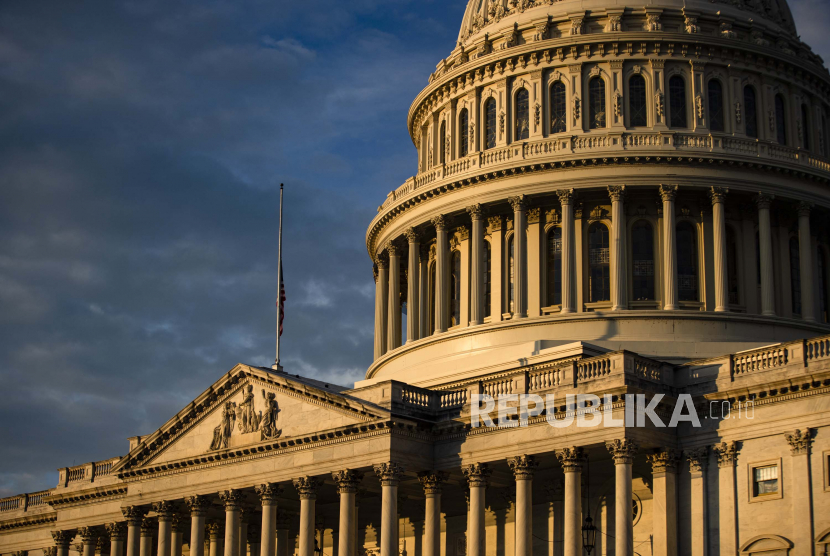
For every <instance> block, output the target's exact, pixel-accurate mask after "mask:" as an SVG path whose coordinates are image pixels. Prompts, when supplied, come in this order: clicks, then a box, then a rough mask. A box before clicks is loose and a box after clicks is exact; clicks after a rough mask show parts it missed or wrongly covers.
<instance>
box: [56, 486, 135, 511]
mask: <svg viewBox="0 0 830 556" xmlns="http://www.w3.org/2000/svg"><path fill="white" fill-rule="evenodd" d="M126 494H127V487H126V486H123V485H114V486H108V487H98V488H93V489H85V490H79V491H73V492H71V493H66V494H51V495H49V496H46V497H44V498H43V501H44V502H46V503H47V504H49V505H50V506H52V507H53V508H55V509H58V508H60V509H64V508H71V507H75V506H83V505H87V504H94V503H96V502H98V501H100V500H103V499H108V500H117V499H119V498H123V497H124V496H125V495H126Z"/></svg>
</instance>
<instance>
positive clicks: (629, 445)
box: [605, 438, 639, 465]
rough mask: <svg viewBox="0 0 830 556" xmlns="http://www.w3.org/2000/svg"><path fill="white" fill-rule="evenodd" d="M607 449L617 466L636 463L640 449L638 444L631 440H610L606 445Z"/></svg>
mask: <svg viewBox="0 0 830 556" xmlns="http://www.w3.org/2000/svg"><path fill="white" fill-rule="evenodd" d="M605 447H606V448H608V451H609V452H611V455H612V456H613V457H614V464H616V465H623V464H629V465H630V464H632V463H634V456H635V455H637V450H638V449H639V446H638V445H637V443H636V442H635V441H633V440H631V439H629V438H623V439H619V438H617V439H614V440H609V441H607V442H606V443H605Z"/></svg>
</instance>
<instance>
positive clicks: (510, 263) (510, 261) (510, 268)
mask: <svg viewBox="0 0 830 556" xmlns="http://www.w3.org/2000/svg"><path fill="white" fill-rule="evenodd" d="M513 245H514V243H513V236H510V238H509V239H508V240H507V269H506V273H507V311H508V312H509V313H511V314H512V313H513V312H514V299H513V283H514V282H513V279H514V276H515V263H514V260H515V259H514V257H513Z"/></svg>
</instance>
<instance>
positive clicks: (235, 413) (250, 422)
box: [210, 384, 282, 451]
mask: <svg viewBox="0 0 830 556" xmlns="http://www.w3.org/2000/svg"><path fill="white" fill-rule="evenodd" d="M262 400H263V403H264V404H265V407H264V409H262V410H260V411H259V412H257V410H256V396H255V395H254V387H253V386H251V385H250V384H249V385H248V386H246V387H245V388H244V389H243V390H242V401H241V402H239V403H238V404H237V403H236V402H233V401H228V402H226V403H225V406H224V407H223V408H222V419H221V421H220V422H219V424H218V425H217V426H216V428H215V429H213V441H212V442H211V444H210V450H211V451H213V450H224V449H226V448H228V446H229V442H230V438H231V436H232V435H233V434H234V431H235V430H237V431H238V434H252V433H256V432H259V433H260V440H273V439H275V438H279V437H280V435H281V434H282V430H280V429H279V428H277V419H278V417H279V412H280V408H279V403H278V402H277V399H276V394H274V393H273V392H266V391H265V389H263V390H262ZM237 424H238V425H237ZM235 425H237V426H236V427H235Z"/></svg>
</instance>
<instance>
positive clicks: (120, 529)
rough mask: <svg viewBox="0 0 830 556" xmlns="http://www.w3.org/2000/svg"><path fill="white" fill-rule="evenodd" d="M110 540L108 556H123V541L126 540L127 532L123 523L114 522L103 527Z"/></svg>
mask: <svg viewBox="0 0 830 556" xmlns="http://www.w3.org/2000/svg"><path fill="white" fill-rule="evenodd" d="M104 529H105V530H106V531H107V536H108V537H109V539H110V556H124V541H125V540H126V539H127V530H126V528H125V527H124V522H123V521H115V522H113V523H107V524H106V525H104Z"/></svg>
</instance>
